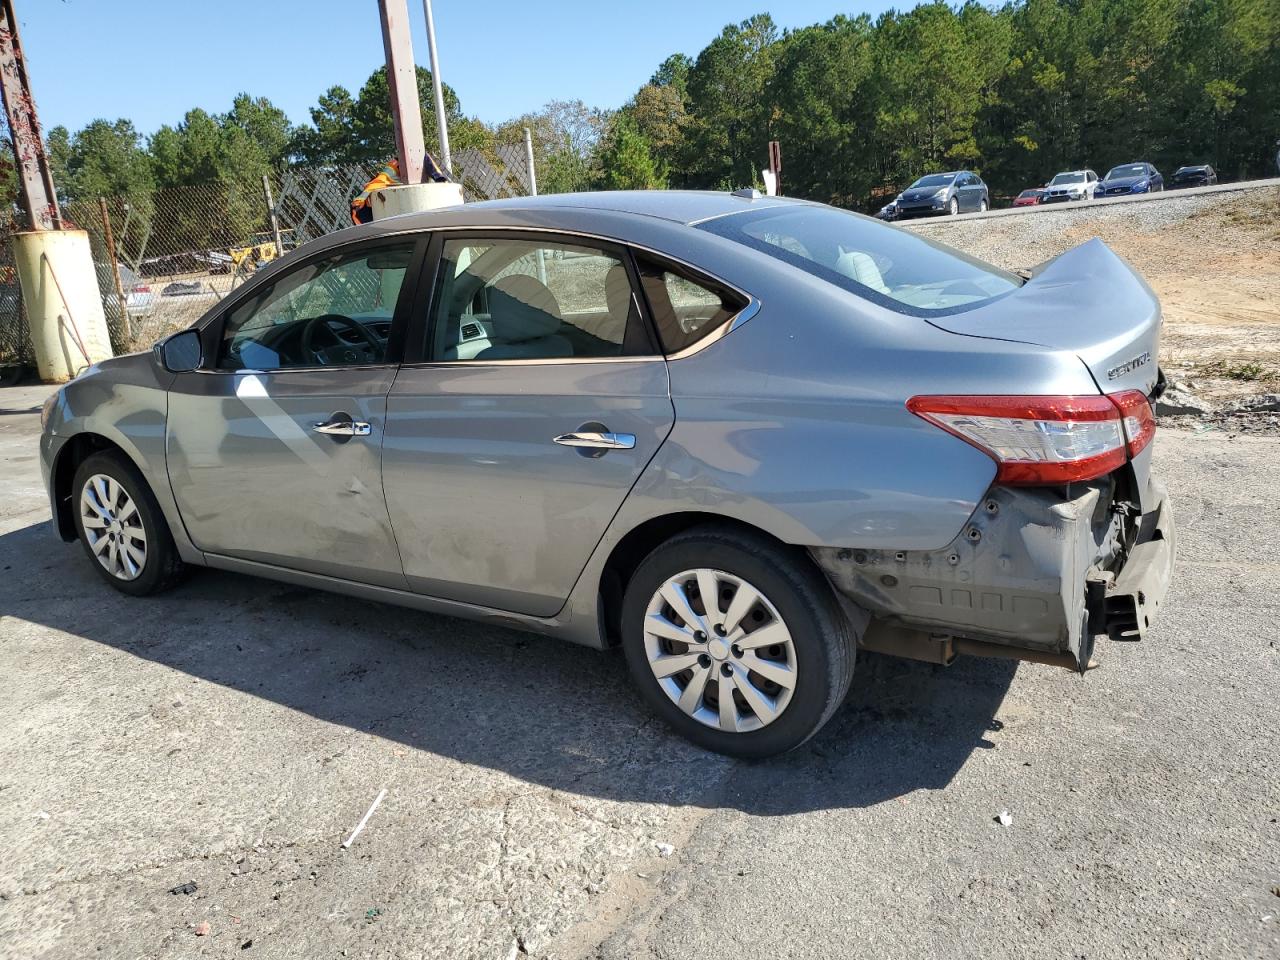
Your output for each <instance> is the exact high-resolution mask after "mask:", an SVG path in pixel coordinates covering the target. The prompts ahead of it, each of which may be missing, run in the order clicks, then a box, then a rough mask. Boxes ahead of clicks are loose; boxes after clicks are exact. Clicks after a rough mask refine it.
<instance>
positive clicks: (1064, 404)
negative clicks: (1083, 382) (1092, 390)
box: [907, 390, 1155, 486]
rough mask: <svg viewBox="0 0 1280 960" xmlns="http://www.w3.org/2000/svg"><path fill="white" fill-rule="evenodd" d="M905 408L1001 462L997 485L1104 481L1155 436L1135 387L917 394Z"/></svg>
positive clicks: (1145, 401)
mask: <svg viewBox="0 0 1280 960" xmlns="http://www.w3.org/2000/svg"><path fill="white" fill-rule="evenodd" d="M1134 395H1136V396H1137V397H1138V398H1141V400H1142V404H1141V405H1139V404H1138V403H1137V402H1136V400H1134V398H1133V396H1134ZM1121 398H1124V401H1123V402H1124V404H1125V405H1124V406H1123V407H1122V406H1121V405H1120V403H1121ZM1143 407H1145V414H1144V412H1143V409H1142V408H1143ZM907 409H908V410H910V411H911V412H912V413H914V414H916V415H917V416H919V417H923V418H924V419H925V420H928V421H929V422H930V423H933V424H935V425H936V426H939V427H941V428H942V429H943V430H946V431H947V432H948V433H953V434H955V435H956V436H957V437H959V438H960V439H962V440H964V441H966V442H967V443H971V444H973V446H975V447H977V448H978V449H979V450H981V451H983V452H984V453H986V454H987V455H988V456H990V457H991V458H992V459H993V460H995V462H996V465H997V468H998V469H997V471H996V482H997V483H1003V484H1008V485H1011V486H1043V485H1048V484H1059V483H1070V482H1072V481H1075V480H1092V479H1094V478H1095V477H1101V476H1103V475H1104V474H1107V473H1110V472H1111V471H1112V470H1115V469H1116V468H1117V467H1120V466H1123V465H1124V463H1125V461H1126V460H1127V459H1128V458H1129V456H1131V455H1133V454H1134V453H1136V452H1137V451H1139V450H1141V449H1142V448H1143V447H1144V446H1146V445H1147V443H1149V442H1150V440H1151V437H1152V435H1153V434H1154V433H1155V422H1154V420H1153V419H1152V418H1151V407H1150V404H1148V403H1147V399H1146V397H1145V396H1143V395H1142V393H1141V392H1139V391H1136V390H1135V391H1129V392H1127V393H1123V394H1118V395H1117V397H1116V398H1112V397H1105V396H1083V397H1030V396H1018V397H969V396H945V397H912V398H911V399H910V400H908V401H907ZM1144 417H1145V420H1144ZM1131 422H1132V427H1131V429H1132V432H1131V433H1130V432H1128V431H1129V430H1130V423H1131Z"/></svg>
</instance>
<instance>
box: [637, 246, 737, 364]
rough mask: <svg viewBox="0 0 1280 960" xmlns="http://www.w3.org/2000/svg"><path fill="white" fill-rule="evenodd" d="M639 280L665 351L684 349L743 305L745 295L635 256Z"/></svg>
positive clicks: (728, 318)
mask: <svg viewBox="0 0 1280 960" xmlns="http://www.w3.org/2000/svg"><path fill="white" fill-rule="evenodd" d="M636 263H637V266H638V267H639V268H640V283H641V285H642V286H643V287H644V294H645V297H646V299H647V300H648V301H649V309H650V312H651V313H652V314H653V321H654V326H655V327H657V330H658V339H659V340H660V341H661V343H662V350H663V352H664V353H666V354H673V353H679V352H680V351H681V350H685V349H688V348H689V347H691V346H693V345H694V344H695V343H697V342H698V341H699V340H701V339H702V338H703V337H706V336H708V335H710V334H711V333H714V332H715V331H716V330H719V329H720V328H721V327H722V326H724V325H725V324H726V323H728V322H729V320H730V319H732V318H733V316H734V314H736V313H738V311H740V310H741V309H742V308H743V307H745V306H746V305H747V301H746V299H745V298H743V297H742V296H740V295H739V294H737V293H734V292H733V291H731V290H726V289H724V288H722V287H720V286H718V285H717V284H714V283H710V282H708V281H705V280H700V279H694V278H693V277H692V276H690V275H689V274H687V273H685V272H684V271H680V270H678V269H677V268H675V267H668V266H665V265H663V264H659V263H657V262H656V261H653V260H650V259H646V258H645V257H644V256H643V255H641V256H638V257H637V261H636Z"/></svg>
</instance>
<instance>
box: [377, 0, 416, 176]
mask: <svg viewBox="0 0 1280 960" xmlns="http://www.w3.org/2000/svg"><path fill="white" fill-rule="evenodd" d="M378 13H379V14H380V15H381V17H382V46H383V49H384V51H385V52H386V55H387V86H388V87H389V88H390V90H391V117H392V120H393V121H394V123H395V128H396V153H397V155H398V156H399V158H400V179H401V181H402V182H403V183H408V184H413V183H421V182H422V167H423V158H424V156H425V155H426V152H427V151H426V148H425V147H424V146H423V144H422V107H421V105H420V104H419V103H418V75H417V70H416V68H415V66H414V63H413V43H412V40H411V38H410V35H409V8H408V5H407V3H406V0H378Z"/></svg>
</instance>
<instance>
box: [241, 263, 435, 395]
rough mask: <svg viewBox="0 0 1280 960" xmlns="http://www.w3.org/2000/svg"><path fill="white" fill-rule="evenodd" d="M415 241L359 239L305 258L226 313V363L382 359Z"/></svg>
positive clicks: (269, 365)
mask: <svg viewBox="0 0 1280 960" xmlns="http://www.w3.org/2000/svg"><path fill="white" fill-rule="evenodd" d="M413 246H414V245H413V243H412V242H408V243H398V244H394V245H388V246H377V247H373V248H370V247H364V248H362V249H360V250H359V251H351V252H340V253H335V254H333V255H332V256H329V257H325V258H322V259H320V260H315V261H312V262H311V263H308V264H304V265H303V266H301V267H297V268H295V269H294V270H291V271H289V272H288V273H285V274H283V275H281V276H280V277H278V278H277V279H276V280H274V281H272V282H271V283H269V284H267V285H266V286H263V287H261V288H259V290H258V291H257V292H256V293H255V294H254V295H253V296H251V297H250V298H249V299H248V300H245V301H244V302H242V303H241V304H240V305H239V306H237V307H236V308H235V309H234V310H232V311H231V313H230V314H228V316H227V321H226V324H225V325H224V327H223V331H222V343H221V346H220V348H219V351H218V367H219V368H220V369H223V370H278V369H287V368H290V367H323V366H353V365H358V364H371V363H384V362H385V361H386V358H387V341H388V339H389V338H390V336H391V322H392V317H393V316H394V314H395V308H396V301H397V299H399V296H400V288H401V286H403V284H404V277H405V272H406V271H407V270H408V267H409V261H410V259H411V258H412V255H413Z"/></svg>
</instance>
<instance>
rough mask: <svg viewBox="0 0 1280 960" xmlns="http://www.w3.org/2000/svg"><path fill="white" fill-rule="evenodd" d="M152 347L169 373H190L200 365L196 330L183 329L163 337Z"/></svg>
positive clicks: (200, 352)
mask: <svg viewBox="0 0 1280 960" xmlns="http://www.w3.org/2000/svg"><path fill="white" fill-rule="evenodd" d="M153 349H154V350H155V355H156V359H157V360H159V361H160V364H161V366H163V367H164V368H165V369H166V370H168V371H169V372H170V373H190V372H191V371H192V370H195V369H196V368H197V367H199V366H200V361H201V359H202V358H203V352H202V351H201V349H200V333H199V331H197V330H183V331H181V332H180V333H175V334H174V335H173V336H171V337H165V338H164V339H163V340H161V341H160V342H159V343H157V344H156V345H155V347H154V348H153Z"/></svg>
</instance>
